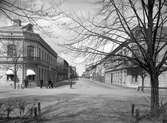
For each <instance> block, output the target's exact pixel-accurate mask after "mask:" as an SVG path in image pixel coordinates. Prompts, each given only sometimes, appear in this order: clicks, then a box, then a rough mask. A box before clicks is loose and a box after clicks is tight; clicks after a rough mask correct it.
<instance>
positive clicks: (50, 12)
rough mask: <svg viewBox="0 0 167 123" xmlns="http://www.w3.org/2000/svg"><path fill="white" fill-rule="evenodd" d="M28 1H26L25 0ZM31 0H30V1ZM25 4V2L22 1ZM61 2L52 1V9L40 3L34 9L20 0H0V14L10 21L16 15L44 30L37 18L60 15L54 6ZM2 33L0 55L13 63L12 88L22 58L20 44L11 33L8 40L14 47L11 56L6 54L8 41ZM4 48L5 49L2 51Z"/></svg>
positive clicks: (46, 18) (0, 36)
mask: <svg viewBox="0 0 167 123" xmlns="http://www.w3.org/2000/svg"><path fill="white" fill-rule="evenodd" d="M27 2H28V1H27ZM31 2H32V1H31ZM53 3H54V2H53ZM24 4H25V3H24ZM61 4H62V3H61V2H60V3H58V2H56V3H54V4H52V6H54V7H55V8H54V9H53V7H50V8H44V5H41V7H40V8H39V9H35V8H33V9H32V7H30V6H29V7H30V8H31V9H27V8H26V7H24V6H22V5H21V1H20V0H15V1H12V0H1V1H0V14H3V15H5V16H6V17H7V19H10V20H11V21H14V19H13V18H15V17H17V18H19V19H21V20H22V21H26V22H27V21H28V22H30V23H31V24H33V25H35V27H36V29H38V30H39V31H44V29H43V28H42V27H41V26H40V25H39V24H38V23H37V20H39V19H40V20H48V17H49V18H51V17H56V16H59V15H61V13H60V12H58V11H57V9H56V7H57V6H59V5H61ZM3 37H4V36H3V34H2V35H0V38H1V40H0V45H2V46H3V47H2V48H1V53H2V54H1V55H4V56H5V57H7V60H8V61H12V63H13V65H14V66H13V68H14V88H16V82H17V70H18V68H19V62H20V59H21V58H22V47H18V46H20V44H19V43H18V42H17V41H16V40H15V39H14V36H13V35H12V34H11V37H10V36H9V37H10V39H11V40H9V41H11V42H13V44H12V46H16V47H12V48H14V49H13V52H14V54H13V53H12V55H11V56H7V54H8V53H7V52H8V51H7V49H6V48H7V45H8V43H7V42H6V41H4V40H3V39H4V38H3ZM4 49H5V50H6V51H4Z"/></svg>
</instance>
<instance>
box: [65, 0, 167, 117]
mask: <svg viewBox="0 0 167 123" xmlns="http://www.w3.org/2000/svg"><path fill="white" fill-rule="evenodd" d="M98 4H100V5H102V9H101V10H100V12H99V14H98V16H96V17H90V18H88V19H85V20H84V19H81V18H79V17H76V16H73V17H71V16H70V18H71V20H72V21H73V23H72V24H71V25H70V28H69V29H70V30H71V31H73V32H74V33H75V34H76V37H75V38H73V39H72V40H71V42H70V43H68V44H66V46H67V47H68V48H70V49H72V50H75V51H77V52H84V53H86V54H90V53H91V54H96V55H103V56H106V55H107V54H108V53H105V52H104V51H103V50H102V49H103V46H105V45H107V44H108V43H112V44H113V45H112V46H111V51H112V50H114V48H115V47H114V46H118V45H122V47H123V48H125V49H127V50H128V54H120V53H112V52H111V53H110V55H111V56H117V58H119V59H120V58H122V59H126V60H128V61H131V62H132V63H134V64H135V65H138V66H139V67H141V68H142V69H143V70H144V71H146V72H147V73H148V74H149V76H150V80H151V82H150V83H151V112H152V113H153V114H154V113H157V112H158V110H159V79H158V77H159V76H160V75H161V73H162V72H164V71H166V70H167V66H166V59H167V43H166V41H165V40H166V38H167V35H166V34H167V32H166V27H165V26H166V24H167V12H166V11H167V9H166V0H100V1H99V2H98ZM68 17H69V16H68Z"/></svg>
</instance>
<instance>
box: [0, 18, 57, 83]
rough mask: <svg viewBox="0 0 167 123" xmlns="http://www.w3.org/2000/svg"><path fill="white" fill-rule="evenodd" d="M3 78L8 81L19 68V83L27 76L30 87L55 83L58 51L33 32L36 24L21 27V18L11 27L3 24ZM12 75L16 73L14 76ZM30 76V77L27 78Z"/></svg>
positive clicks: (0, 61) (0, 70)
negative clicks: (50, 82) (15, 69)
mask: <svg viewBox="0 0 167 123" xmlns="http://www.w3.org/2000/svg"><path fill="white" fill-rule="evenodd" d="M0 49H1V51H0V81H1V82H5V83H9V81H11V79H12V78H11V77H10V76H13V75H14V74H13V73H12V71H14V65H16V66H17V67H16V68H17V82H18V83H23V80H24V79H25V78H26V77H27V78H28V79H29V83H30V85H31V86H33V85H34V86H36V85H39V81H40V80H43V84H44V85H47V82H48V80H51V81H53V82H56V78H57V53H56V52H55V51H54V50H53V49H52V48H51V47H50V46H49V45H48V44H47V43H46V42H45V41H44V40H43V39H42V38H41V37H40V35H39V34H37V33H34V32H33V26H32V25H31V24H28V25H26V26H21V22H20V21H18V20H17V21H16V22H15V23H14V25H12V26H8V27H0ZM12 74H13V75H12ZM28 76H30V77H28Z"/></svg>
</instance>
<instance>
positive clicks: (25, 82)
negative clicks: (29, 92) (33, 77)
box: [24, 77, 28, 88]
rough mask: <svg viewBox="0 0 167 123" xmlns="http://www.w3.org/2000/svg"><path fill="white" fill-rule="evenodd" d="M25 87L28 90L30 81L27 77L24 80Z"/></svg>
mask: <svg viewBox="0 0 167 123" xmlns="http://www.w3.org/2000/svg"><path fill="white" fill-rule="evenodd" d="M24 85H25V88H27V86H28V80H27V77H26V78H25V79H24Z"/></svg>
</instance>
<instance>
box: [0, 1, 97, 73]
mask: <svg viewBox="0 0 167 123" xmlns="http://www.w3.org/2000/svg"><path fill="white" fill-rule="evenodd" d="M11 1H12V0H11ZM20 1H21V2H20ZM96 1H97V0H96ZM12 2H13V1H12ZM16 2H17V3H21V6H24V7H26V8H29V9H35V8H36V9H39V8H40V7H41V6H43V8H49V7H51V6H52V7H57V6H58V7H59V9H61V10H64V11H65V12H67V13H76V14H83V15H94V14H95V13H96V12H97V11H98V8H99V6H97V5H95V4H94V2H95V0H59V1H58V0H17V1H16ZM60 4H61V5H60ZM16 18H17V17H16ZM66 21H67V20H66V19H60V20H59V21H57V22H54V21H46V20H45V21H44V20H38V21H37V22H38V24H39V25H40V26H42V27H43V29H44V30H43V31H39V30H36V32H37V33H40V35H41V36H42V38H44V39H45V41H46V42H47V43H48V44H49V45H50V46H51V47H52V48H53V49H54V50H55V51H56V52H58V55H60V56H61V57H63V58H65V59H66V60H67V61H68V62H69V63H70V64H71V65H74V66H76V67H77V72H78V73H79V74H80V75H81V73H82V72H83V71H84V69H85V64H84V63H81V62H82V60H83V59H82V58H74V57H73V56H72V55H71V54H67V53H65V52H64V50H65V49H64V48H62V47H59V46H58V45H57V44H59V43H60V42H63V41H65V40H63V39H66V38H67V37H66V36H67V35H66V32H64V30H63V29H62V28H61V27H60V26H59V24H62V23H65V22H66ZM0 22H1V23H0V26H4V25H5V26H6V25H11V21H10V20H9V19H7V18H6V17H5V16H3V15H2V13H0Z"/></svg>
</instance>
